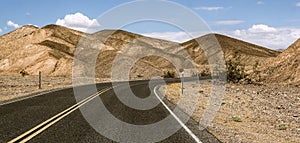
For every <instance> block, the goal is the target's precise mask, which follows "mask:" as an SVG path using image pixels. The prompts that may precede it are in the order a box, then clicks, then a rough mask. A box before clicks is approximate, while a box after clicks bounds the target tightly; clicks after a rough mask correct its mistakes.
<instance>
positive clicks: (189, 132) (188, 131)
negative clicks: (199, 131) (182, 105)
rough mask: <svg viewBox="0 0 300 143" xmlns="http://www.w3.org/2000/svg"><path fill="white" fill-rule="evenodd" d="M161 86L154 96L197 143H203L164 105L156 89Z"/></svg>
mask: <svg viewBox="0 0 300 143" xmlns="http://www.w3.org/2000/svg"><path fill="white" fill-rule="evenodd" d="M158 86H159V85H157V86H155V87H154V94H155V95H156V97H157V98H158V100H159V101H160V102H161V103H162V104H163V105H164V106H165V107H166V109H167V110H168V111H169V112H170V114H171V115H172V116H173V117H174V118H175V119H176V120H177V122H178V123H179V124H180V125H181V126H182V127H183V128H184V129H185V131H186V132H187V133H188V134H189V135H190V136H191V137H192V138H193V139H194V140H195V141H196V142H197V143H202V142H201V141H200V139H199V138H198V137H197V136H196V135H195V134H194V133H193V132H192V131H191V130H190V129H189V128H188V127H187V126H186V125H185V124H184V123H183V122H182V121H181V120H180V119H179V118H178V117H177V116H176V115H175V113H173V112H172V110H171V109H170V108H169V107H168V106H167V104H166V103H164V102H163V101H162V100H161V98H160V97H159V96H158V94H157V93H156V88H157V87H158Z"/></svg>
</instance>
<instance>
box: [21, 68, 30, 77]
mask: <svg viewBox="0 0 300 143" xmlns="http://www.w3.org/2000/svg"><path fill="white" fill-rule="evenodd" d="M20 74H21V76H22V77H24V76H26V75H29V74H28V72H27V71H25V70H24V69H22V70H21V71H20Z"/></svg>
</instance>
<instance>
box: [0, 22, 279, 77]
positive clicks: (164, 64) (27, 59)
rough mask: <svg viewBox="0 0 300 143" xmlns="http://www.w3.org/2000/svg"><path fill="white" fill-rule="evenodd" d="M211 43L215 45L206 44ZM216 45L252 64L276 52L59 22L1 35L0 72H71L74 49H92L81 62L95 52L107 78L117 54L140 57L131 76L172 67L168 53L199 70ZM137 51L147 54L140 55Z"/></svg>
mask: <svg viewBox="0 0 300 143" xmlns="http://www.w3.org/2000/svg"><path fill="white" fill-rule="evenodd" d="M216 41H217V42H216ZM210 42H211V43H214V44H215V45H205V44H207V43H210ZM199 44H200V45H201V46H199ZM218 44H220V47H221V50H222V51H223V52H224V57H225V60H226V61H228V60H233V61H234V60H235V61H238V62H240V63H241V64H244V65H246V66H253V65H254V64H255V63H256V62H260V61H263V60H266V59H267V58H272V57H276V56H277V55H278V54H279V53H280V52H277V51H273V50H269V49H266V48H264V47H260V46H257V45H254V44H250V43H247V42H244V41H241V40H237V39H233V38H230V37H227V36H223V35H219V34H208V35H205V36H202V37H199V38H196V39H194V40H190V41H187V42H185V43H182V44H179V43H175V42H170V41H165V40H160V39H155V38H150V37H145V36H142V35H138V34H134V33H130V32H126V31H122V30H116V31H115V30H102V31H99V32H96V33H93V34H85V33H82V32H79V31H75V30H71V29H68V28H65V27H62V26H57V25H48V26H45V27H43V28H37V27H34V26H23V27H21V28H19V29H16V30H15V31H12V32H10V33H8V34H5V35H3V36H1V37H0V49H1V53H0V73H1V74H19V72H20V71H21V70H24V71H26V72H27V73H28V74H30V75H36V74H37V73H38V71H42V73H43V74H44V75H49V76H71V75H72V66H73V60H74V58H76V57H74V54H75V51H76V48H78V47H80V48H82V49H85V50H90V51H92V52H90V53H87V54H86V55H85V56H86V57H87V58H86V59H82V62H84V61H85V62H87V61H90V60H88V59H89V58H88V57H89V55H88V54H92V53H93V52H99V55H98V58H97V62H96V65H94V67H95V74H96V76H97V77H98V78H110V76H111V67H112V66H113V63H114V62H115V61H114V60H115V57H116V56H119V55H123V58H124V59H123V61H130V60H133V59H134V57H136V56H141V57H139V58H140V60H137V61H134V60H133V61H134V62H135V64H134V65H131V67H130V65H128V66H129V67H126V68H130V70H131V72H130V78H132V79H139V78H140V79H146V78H150V77H152V76H161V75H163V74H164V72H165V71H169V70H174V66H175V65H172V64H171V61H170V59H166V58H168V57H169V58H172V59H173V58H174V59H175V61H180V60H182V59H185V58H186V57H190V58H191V60H192V63H193V64H194V66H196V67H197V68H198V71H199V72H201V71H202V70H203V69H206V70H208V68H209V66H208V64H207V63H208V62H207V55H205V52H204V50H203V49H207V48H211V47H212V48H211V49H213V48H214V47H213V46H218ZM78 45H80V46H78ZM210 46H211V47H210ZM124 47H125V48H124ZM77 50H78V49H77ZM213 50H214V49H213ZM79 51H80V49H79ZM140 53H146V54H145V55H143V56H144V57H143V56H142V55H140ZM147 53H149V55H147ZM153 53H154V54H153ZM151 54H152V55H151ZM160 56H164V58H163V57H160ZM176 64H178V65H182V64H183V63H176ZM120 70H121V69H120ZM176 75H178V73H176Z"/></svg>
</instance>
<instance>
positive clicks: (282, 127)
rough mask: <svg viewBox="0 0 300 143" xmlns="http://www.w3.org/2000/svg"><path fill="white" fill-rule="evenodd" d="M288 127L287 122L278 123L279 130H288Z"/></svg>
mask: <svg viewBox="0 0 300 143" xmlns="http://www.w3.org/2000/svg"><path fill="white" fill-rule="evenodd" d="M287 128H288V125H287V124H279V125H278V130H286V129H287Z"/></svg>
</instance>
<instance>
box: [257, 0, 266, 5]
mask: <svg viewBox="0 0 300 143" xmlns="http://www.w3.org/2000/svg"><path fill="white" fill-rule="evenodd" d="M257 4H258V5H261V4H265V3H264V2H263V1H257Z"/></svg>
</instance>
